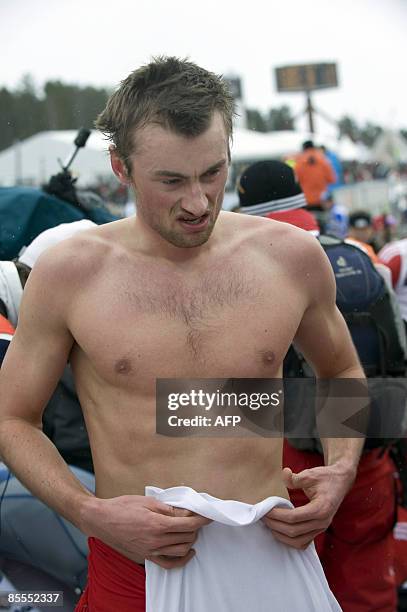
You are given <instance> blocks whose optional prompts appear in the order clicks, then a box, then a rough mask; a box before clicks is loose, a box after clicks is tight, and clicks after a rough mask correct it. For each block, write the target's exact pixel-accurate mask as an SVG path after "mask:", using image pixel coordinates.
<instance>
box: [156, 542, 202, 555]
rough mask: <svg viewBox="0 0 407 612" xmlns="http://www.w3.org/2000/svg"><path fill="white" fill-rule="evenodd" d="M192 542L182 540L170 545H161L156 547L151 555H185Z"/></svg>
mask: <svg viewBox="0 0 407 612" xmlns="http://www.w3.org/2000/svg"><path fill="white" fill-rule="evenodd" d="M192 544H193V542H184V543H181V544H173V545H172V546H162V547H161V548H157V550H155V551H154V552H153V553H152V554H151V556H152V557H162V556H166V557H167V556H168V557H185V555H187V554H188V553H189V551H190V550H191V546H192Z"/></svg>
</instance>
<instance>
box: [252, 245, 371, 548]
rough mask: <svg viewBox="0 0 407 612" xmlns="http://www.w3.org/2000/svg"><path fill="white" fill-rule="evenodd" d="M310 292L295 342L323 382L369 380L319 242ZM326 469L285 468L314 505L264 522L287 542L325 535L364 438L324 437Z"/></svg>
mask: <svg viewBox="0 0 407 612" xmlns="http://www.w3.org/2000/svg"><path fill="white" fill-rule="evenodd" d="M305 248H306V250H307V251H306V252H307V254H306V256H305V257H304V260H305V261H304V263H303V265H304V266H305V267H306V270H307V271H306V272H305V274H304V273H303V274H302V277H303V278H305V279H306V287H305V288H304V290H305V291H308V294H309V304H308V307H307V309H306V311H305V313H304V316H303V319H302V321H301V324H300V326H299V328H298V330H297V334H296V337H295V344H296V346H297V347H298V348H299V350H300V351H301V352H302V354H303V355H304V356H305V358H306V359H307V361H308V363H310V365H311V366H312V367H313V369H314V371H315V374H316V376H317V378H320V379H335V378H336V379H340V378H342V379H344V378H349V379H352V378H353V379H364V372H363V369H362V367H361V365H360V363H359V359H358V357H357V353H356V350H355V348H354V346H353V343H352V340H351V337H350V334H349V331H348V328H347V326H346V323H345V321H344V319H343V317H342V315H341V314H340V312H339V311H338V309H337V307H336V303H335V297H336V288H335V281H334V277H333V273H332V268H331V265H330V263H329V261H328V259H327V257H326V256H325V254H324V253H323V251H322V249H321V247H320V246H319V245H318V243H317V242H316V241H315V242H314V243H310V244H309V245H306V246H305ZM321 441H322V444H323V449H324V458H325V466H324V467H317V468H312V469H307V470H303V471H302V472H300V473H299V474H293V473H292V471H291V470H290V469H289V468H285V469H284V470H283V478H284V480H285V483H286V486H287V487H288V488H297V489H298V488H300V489H303V490H304V492H305V493H306V495H307V496H308V498H309V499H310V502H309V503H308V504H306V505H305V506H302V507H301V508H296V509H294V510H287V509H282V508H276V509H275V510H273V511H271V512H270V513H269V514H268V515H267V517H266V518H265V519H264V521H265V523H266V524H267V525H268V527H269V528H270V529H272V531H273V533H274V535H275V536H276V537H277V538H278V539H279V540H281V541H282V542H284V543H286V544H290V545H292V546H295V547H298V548H304V547H306V546H307V545H308V544H309V542H311V541H312V540H313V539H314V537H315V536H316V535H317V534H318V533H321V532H322V531H324V530H325V529H326V528H327V527H328V525H329V524H330V522H331V521H332V518H333V516H334V515H335V513H336V511H337V509H338V507H339V505H340V504H341V502H342V500H343V498H344V496H345V495H346V493H347V492H348V491H349V489H350V487H351V486H352V484H353V481H354V479H355V476H356V471H357V466H358V462H359V458H360V454H361V452H362V448H363V442H364V440H363V439H362V438H321Z"/></svg>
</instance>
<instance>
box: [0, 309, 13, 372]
mask: <svg viewBox="0 0 407 612" xmlns="http://www.w3.org/2000/svg"><path fill="white" fill-rule="evenodd" d="M13 334H14V327H13V326H12V325H11V323H9V321H8V319H6V317H3V315H2V314H0V366H1V364H2V362H3V359H4V355H5V354H6V351H7V349H8V345H9V344H10V342H11V338H12V337H13Z"/></svg>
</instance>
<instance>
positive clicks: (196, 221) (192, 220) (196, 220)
mask: <svg viewBox="0 0 407 612" xmlns="http://www.w3.org/2000/svg"><path fill="white" fill-rule="evenodd" d="M208 217H209V213H205V214H204V215H202V216H201V217H178V221H181V222H182V223H186V224H187V225H200V224H201V223H204V222H205V221H206V220H207V219H208Z"/></svg>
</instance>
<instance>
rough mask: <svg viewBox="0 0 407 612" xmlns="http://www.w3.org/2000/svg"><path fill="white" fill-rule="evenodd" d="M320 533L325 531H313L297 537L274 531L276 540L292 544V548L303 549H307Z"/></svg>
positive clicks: (288, 544)
mask: <svg viewBox="0 0 407 612" xmlns="http://www.w3.org/2000/svg"><path fill="white" fill-rule="evenodd" d="M320 533H323V531H321V530H316V531H311V532H310V533H306V534H303V535H301V536H297V537H295V538H290V537H288V536H286V535H284V534H282V533H278V532H274V531H272V534H273V536H274V537H275V539H276V540H278V541H279V542H281V543H282V544H286V545H287V546H291V547H292V548H297V549H301V550H305V549H306V548H307V547H308V546H309V545H310V544H311V542H312V541H313V540H314V538H316V537H317V535H319V534H320Z"/></svg>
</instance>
